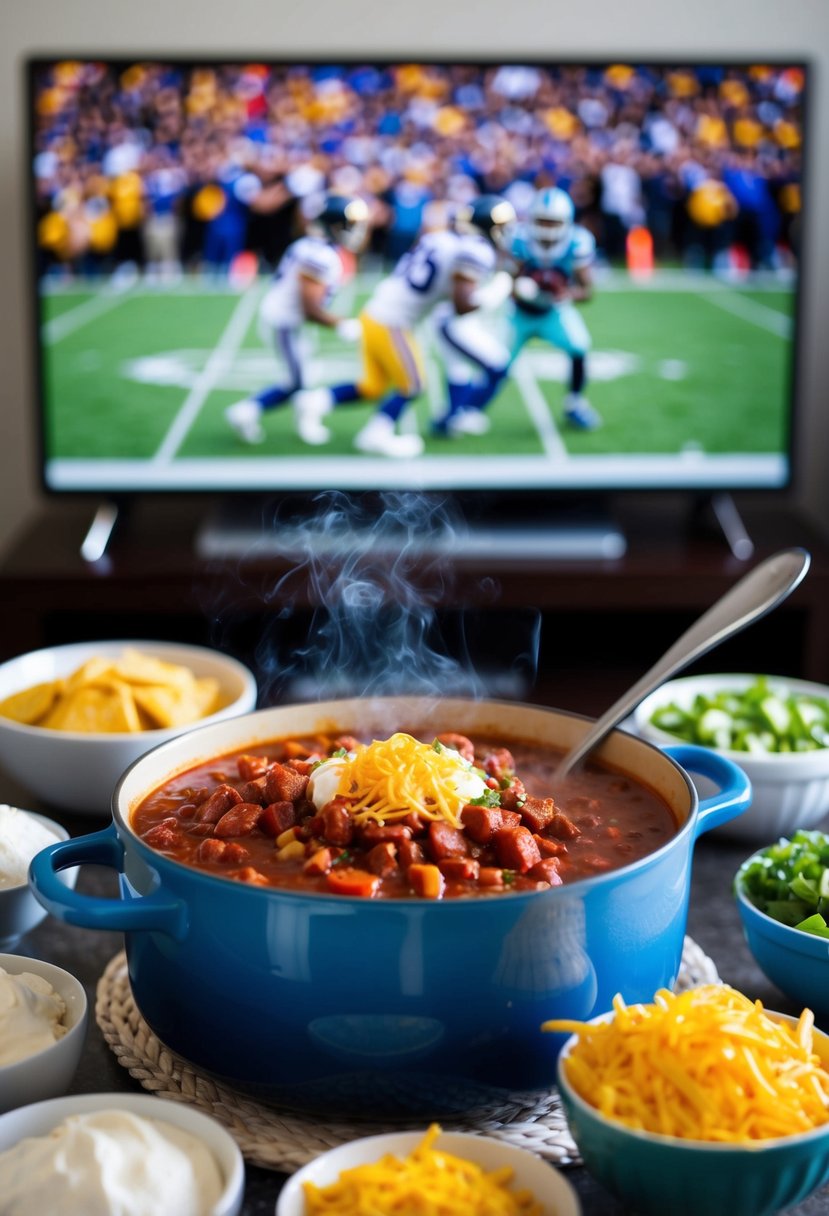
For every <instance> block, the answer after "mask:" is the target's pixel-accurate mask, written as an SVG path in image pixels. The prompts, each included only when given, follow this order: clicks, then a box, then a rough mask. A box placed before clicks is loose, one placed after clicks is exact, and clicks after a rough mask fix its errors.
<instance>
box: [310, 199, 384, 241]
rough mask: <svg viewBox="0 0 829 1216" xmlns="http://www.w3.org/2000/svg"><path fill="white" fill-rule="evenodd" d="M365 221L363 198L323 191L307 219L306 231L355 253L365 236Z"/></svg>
mask: <svg viewBox="0 0 829 1216" xmlns="http://www.w3.org/2000/svg"><path fill="white" fill-rule="evenodd" d="M368 221H369V212H368V204H367V203H366V202H365V200H364V199H362V198H347V197H346V196H345V195H343V194H326V195H325V197H324V198H323V199H322V202H321V204H320V206H319V209H318V210H317V211H316V212H315V213H314V215H313V216H312V217H311V219H310V221H309V224H308V231H309V232H310V233H312V234H313V235H316V236H321V237H323V238H324V239H325V240H328V241H333V242H334V244H335V245H341V246H342V247H343V249H349V250H351V252H352V253H359V251H360V250H361V249H362V248H363V245H364V244H365V240H366V237H367V235H368Z"/></svg>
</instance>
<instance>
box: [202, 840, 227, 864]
mask: <svg viewBox="0 0 829 1216" xmlns="http://www.w3.org/2000/svg"><path fill="white" fill-rule="evenodd" d="M227 847H228V845H227V841H226V840H217V839H216V838H215V836H209V837H208V838H207V839H206V840H203V841H202V842H201V844H200V845H199V847H198V848H197V849H196V856H197V857H198V859H199V861H221V860H222V859H223V858H224V855H225V853H226V852H227Z"/></svg>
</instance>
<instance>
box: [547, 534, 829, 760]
mask: <svg viewBox="0 0 829 1216" xmlns="http://www.w3.org/2000/svg"><path fill="white" fill-rule="evenodd" d="M811 560H812V559H811V557H810V555H809V553H808V552H807V551H806V550H805V549H800V548H795V549H784V550H782V551H781V552H780V553H776V554H775V555H774V556H773V557H769V558H766V560H765V561H764V562H761V563H760V564H759V565H758V566H755V568H754V569H753V570H750V571H749V573H748V574H746V575H744V577H743V578H741V579H740V581H739V582H738V583H736V584H735V585H734V586H733V587H732V588H731V589H730V591H726V593H725V595H724V596H722V598H721V599H719V600H717V602H716V603H715V604H713V605H712V607H711V608H709V609H708V611H707V612H704V613H703V614H702V616H701V617H700V618H699V620H698V621H695V622H694V624H693V625H691V627H690V628H689V629H687V630H686V631H685V633H683V634H682V636H681V637H680V638H678V639H677V640H676V641H675V642H674V644H673V646H671V647H670V648H669V649H668V650H667V651H666V652H665V654H664V655H663V656H662V658H661V659H658V660H657V661H656V663H654V665H653V667H651V668H650V669H649V670H648V671H646V672H645V674H644V675H643V676H642V677H641V678H640V679H639V680H637V681H636V683H635V684H634V685H633V687H632V688H629V689H628V691H627V692H626V693H623V694H622V696H621V697H620V698H619V700H618V701H616V702H614V704H613V705H611V707H610V709H608V710H606V711H605V713H603V714H602V716H601V717H600V718H599V719H597V721H596V722H595V723H594V724H593V726H592V727H591V728H590V729H589V730H588V731H587V734H586V735H585V736H584V738H583V739H582V740H581V741H580V742H579V743H577V744H576V746H575V747H573V748H571V749H570V751H569V752H567V754H566V755H565V756H564V757H563V758H562V760H561V763H560V764H559V767H558V769H557V771H556V776H557V777H559V778H560V777H564V776H565V775H566V774H567V773H568V772H569V771H570V769H571V768H572V767H573V765H574V764H577V763H578V761H579V760H581V759H582V758H583V757H584V756H585V755H586V754H587V753H588V752H589V751H590V749H591V748H593V747H595V745H596V744H597V743H598V742H599V741H600V740H601V739H603V738H604V737H605V735H606V734H608V733H609V732H610V731H611V730H612V729H613V727H614V726H617V725H618V724H619V722H621V721H622V719H623V718H625V717H626V716H627V715H628V714H629V713H632V712H633V710H634V709H635V708H636V706H637V705H638V704H639V703H640V701H644V699H645V697H646V696H647V695H648V694H649V693H651V692H653V690H654V689H655V688H658V687H659V685H660V684H663V683H664V682H665V681H666V680H668V679H670V677H671V676H672V675H674V674H675V673H676V672H677V671H681V670H682V669H683V667H687V666H688V665H689V664H690V663H693V662H694V660H695V659H698V658H699V657H700V655H703V654H705V653H706V652H707V651H709V650H713V649H714V647H715V646H719V644H720V642H724V641H725V639H726V638H729V637H731V636H732V634H735V633H739V631H740V630H741V629H745V627H746V625H750V624H752V622H753V621H756V620H758V619H759V618H760V617H761V616H765V614H766V613H767V612H770V611H771V609H772V608H776V607H777V605H778V604H779V603H780V602H781V601H782V600H784V599H785V598H786V596H787V595H789V594H790V593H791V592H792V591H794V589H795V587H797V585H798V584H799V583H800V582H801V581H802V579H803V578H804V576H805V574H806V571H807V570H808V569H809V564H810V562H811Z"/></svg>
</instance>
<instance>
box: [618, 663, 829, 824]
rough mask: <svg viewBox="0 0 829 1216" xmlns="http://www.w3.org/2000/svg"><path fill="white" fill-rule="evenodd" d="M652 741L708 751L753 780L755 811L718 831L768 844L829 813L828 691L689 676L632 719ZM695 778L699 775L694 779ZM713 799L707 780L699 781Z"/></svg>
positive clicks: (761, 679)
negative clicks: (720, 754)
mask: <svg viewBox="0 0 829 1216" xmlns="http://www.w3.org/2000/svg"><path fill="white" fill-rule="evenodd" d="M633 724H634V728H635V730H636V732H637V733H638V734H640V735H641V736H642V737H643V738H645V739H648V740H649V741H650V742H651V743H656V744H658V745H665V744H669V743H676V742H677V741H678V740H681V741H683V742H688V743H695V744H697V745H699V746H702V747H710V748H713V749H714V750H715V751H718V752H721V753H722V754H723V755H725V756H727V757H728V758H729V759H730V760H733V761H734V763H735V764H739V765H740V767H741V768H742V769H743V771H744V772H745V773H746V775H747V777H748V778H749V780H750V781H751V785H752V790H753V798H752V804H751V806H750V807H749V809H748V810H747V811H746V812H745V813H744V814H743V815H740V816H739V818H738V819H735V820H733V821H732V822H731V824H728V825H726V826H724V827H722V828H719V829H717V831H718V832H720V833H722V834H724V835H730V836H732V837H739V838H742V839H747V840H757V841H760V840H770V839H774V838H776V837H778V836H783V835H787V834H790V833H792V832H794V831H796V830H797V829H798V828H813V827H816V826H817V825H818V824H819V823H820V821H821V820H822V819H823V818H824V816H825V815H826V814H827V813H829V687H827V685H825V684H813V683H811V682H809V681H806V680H795V679H788V678H786V677H782V676H770V675H750V674H726V675H698V676H685V677H683V678H682V679H678V680H670V681H668V682H667V683H666V684H663V685H662V686H661V687H660V688H658V689H657V690H656V692H653V693H651V695H650V696H649V697H646V698H645V700H644V701H642V703H641V704H640V705H639V707H638V709H637V710H636V713H635V715H634V719H633ZM692 775H693V774H692ZM695 783H696V784H698V786H699V787H700V789H699V792H700V793H701V794H702V795H704V796H707V794H708V793H709V792H710V790H709V789H708V788H707V787H704V779H702V778H700V779H696V778H695Z"/></svg>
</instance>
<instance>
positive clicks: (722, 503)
mask: <svg viewBox="0 0 829 1216" xmlns="http://www.w3.org/2000/svg"><path fill="white" fill-rule="evenodd" d="M711 510H712V511H713V512H714V515H715V517H716V520H717V523H718V524H719V525H720V527H721V528H722V531H723V536H724V537H725V539H726V541H727V542H728V547H729V549H730V550H731V552H732V553H733V554H734V556H735V557H736V558H738V560H739V561H741V562H747V561H748V560H749V558H750V557H753V556H754V541H753V540H752V539H751V537H750V536H749V534H748V532H747V531H746V527H745V524H744V523H743V521H742V519H741V517H740V513H739V511H738V510H737V506H736V504H735V502H734V499H733V498H732V497H731V495H730V494H712V495H711Z"/></svg>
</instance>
